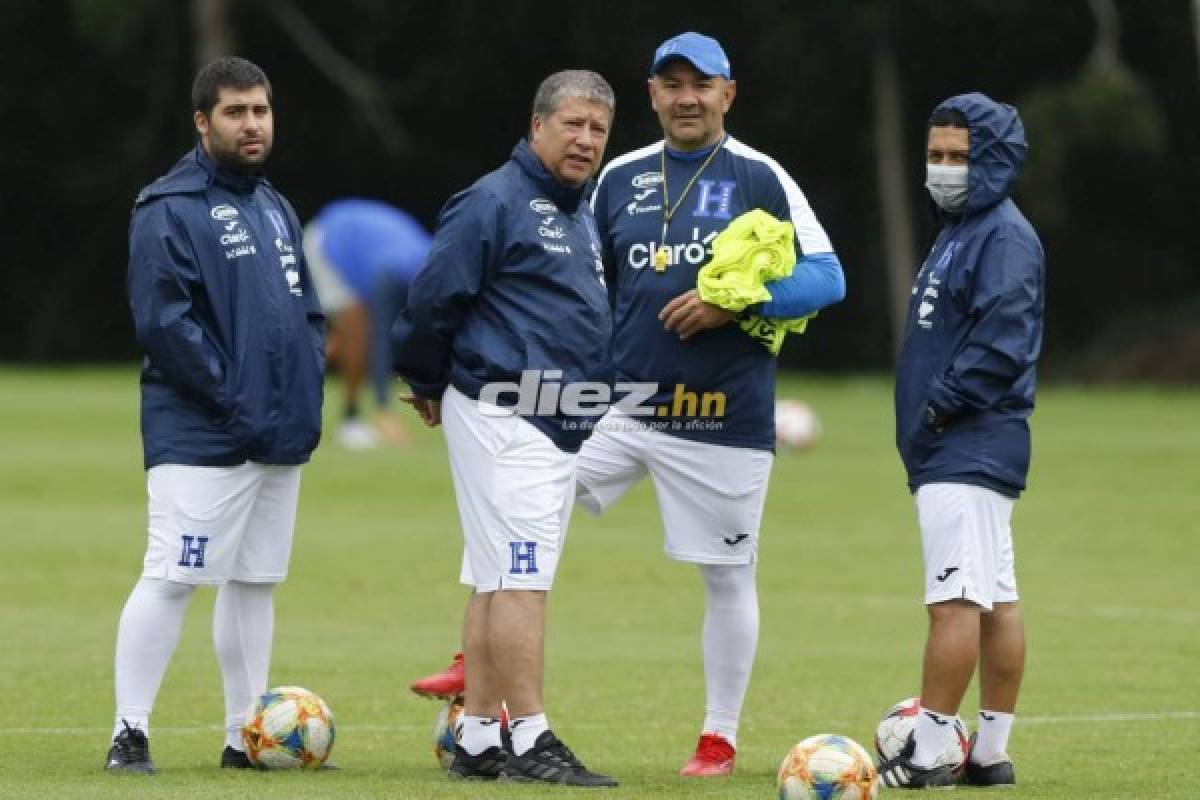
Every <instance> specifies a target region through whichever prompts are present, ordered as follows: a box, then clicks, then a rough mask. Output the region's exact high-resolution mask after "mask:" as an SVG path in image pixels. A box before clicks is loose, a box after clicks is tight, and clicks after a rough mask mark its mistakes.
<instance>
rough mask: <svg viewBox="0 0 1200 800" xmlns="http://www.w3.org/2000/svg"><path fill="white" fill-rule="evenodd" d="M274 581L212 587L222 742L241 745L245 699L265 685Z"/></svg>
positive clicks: (272, 627) (271, 635)
mask: <svg viewBox="0 0 1200 800" xmlns="http://www.w3.org/2000/svg"><path fill="white" fill-rule="evenodd" d="M274 590H275V584H273V583H242V582H240V581H230V582H229V583H226V584H225V585H223V586H221V588H220V589H218V590H217V602H216V604H215V606H214V607H213V645H214V646H215V647H216V650H217V663H218V664H220V665H221V677H222V678H223V679H224V683H225V744H227V745H229V746H230V747H233V748H234V749H235V750H242V749H244V746H243V745H242V725H243V724H244V723H245V722H246V711H247V710H248V709H249V707H250V702H251V701H252V700H254V699H255V698H256V697H258V696H259V695H261V694H262V693H263V692H265V691H266V690H267V671H268V670H269V669H270V666H271V640H272V639H273V638H274V634H275V605H274V602H273V592H274Z"/></svg>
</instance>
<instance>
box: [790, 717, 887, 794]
mask: <svg viewBox="0 0 1200 800" xmlns="http://www.w3.org/2000/svg"><path fill="white" fill-rule="evenodd" d="M778 784H779V800H874V798H875V796H876V795H878V794H879V776H878V775H877V774H876V773H875V765H874V764H873V763H871V756H870V755H869V754H868V753H867V751H866V750H864V749H863V748H862V745H860V744H859V743H858V742H856V741H854V740H853V739H851V738H849V737H846V736H839V735H837V734H835V733H822V734H819V735H817V736H810V737H808V738H807V739H805V740H804V741H802V742H800V743H799V744H797V745H796V746H795V747H793V748H792V749H791V750H789V751H788V754H787V756H785V757H784V759H783V763H782V764H781V765H780V766H779V781H778Z"/></svg>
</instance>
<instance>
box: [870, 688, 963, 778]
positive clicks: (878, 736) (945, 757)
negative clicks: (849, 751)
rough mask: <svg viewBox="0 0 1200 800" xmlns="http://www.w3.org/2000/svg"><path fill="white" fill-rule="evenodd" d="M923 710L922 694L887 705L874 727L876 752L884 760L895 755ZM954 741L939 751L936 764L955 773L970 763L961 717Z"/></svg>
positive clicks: (956, 724) (898, 752)
mask: <svg viewBox="0 0 1200 800" xmlns="http://www.w3.org/2000/svg"><path fill="white" fill-rule="evenodd" d="M920 713H921V698H919V697H908V698H905V699H904V700H901V701H900V702H899V703H896V705H894V706H892V707H891V708H889V709H888V712H887V713H886V714H884V715H883V719H881V720H880V721H879V727H877V728H876V729H875V752H876V753H878V754H879V758H880V760H882V761H887V760H888V759H891V758H895V757H896V756H898V755H899V754H900V752H901V751H902V750H903V749H904V746H905V745H906V744H907V743H908V737H909V736H912V735H913V732H914V731H915V730H916V728H917V715H918V714H920ZM952 724H953V725H954V744H952V745H950V746H949V747H948V748H946V750H945V751H944V752H942V753H940V754H939V755H938V757H937V758H936V759H935V760H934V762H933V766H935V767H941V766H949V767H950V769H951V770H952V771H953V772H954V773H955V774H957V773H960V772H962V770H963V767H964V766H965V765H966V763H967V741H968V740H967V726H966V725H964V724H963V721H962V720H961V719H960V718H959V717H955V718H954V720H953V722H952Z"/></svg>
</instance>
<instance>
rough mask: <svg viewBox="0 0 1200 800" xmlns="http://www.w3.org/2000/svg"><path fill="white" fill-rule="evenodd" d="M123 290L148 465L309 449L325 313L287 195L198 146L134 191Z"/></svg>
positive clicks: (214, 462) (314, 437)
mask: <svg viewBox="0 0 1200 800" xmlns="http://www.w3.org/2000/svg"><path fill="white" fill-rule="evenodd" d="M128 289H129V305H130V308H131V309H132V311H133V325H134V330H135V331H136V334H137V340H138V344H139V345H141V348H142V350H143V352H144V353H145V359H144V360H143V364H142V446H143V450H144V455H145V465H146V468H147V469H149V468H150V467H153V466H156V465H158V464H167V463H170V464H188V465H194V466H236V465H238V464H242V463H244V462H246V461H256V462H259V463H262V464H301V463H304V462H305V461H307V460H308V457H309V454H311V453H312V451H313V449H314V448H315V447H316V446H317V441H318V439H319V438H320V433H321V399H322V390H323V379H324V368H325V344H324V342H325V317H324V315H323V314H322V313H321V310H320V306H319V304H318V302H317V296H316V292H315V291H314V290H313V287H312V281H311V279H310V277H309V273H308V267H307V265H306V264H305V261H304V253H303V252H302V250H301V247H300V223H299V221H298V220H297V219H296V212H295V211H293V210H292V207H291V205H289V204H288V202H287V200H285V199H284V198H283V196H282V195H280V194H279V193H278V192H277V191H275V189H274V188H273V187H272V186H271V185H270V184H269V183H267V182H266V180H264V179H263V178H261V177H257V176H245V175H240V174H237V173H234V172H231V171H229V170H226V169H224V168H221V167H218V166H217V165H216V164H215V163H214V162H213V160H212V159H211V158H209V157H208V154H207V153H205V152H204V149H203V148H202V147H201V146H200V145H197V146H196V149H194V150H192V151H191V152H189V153H188V154H187V155H185V156H184V157H183V158H181V159H180V160H179V162H178V163H177V164H176V165H175V166H174V167H172V168H171V171H170V172H168V173H167V174H166V175H164V176H162V177H161V178H159V179H158V180H156V181H155V182H154V183H152V184H150V185H149V186H147V187H146V188H145V189H143V190H142V192H141V194H139V195H138V198H137V202H136V203H135V206H134V210H133V219H132V221H131V222H130V226H129V282H128Z"/></svg>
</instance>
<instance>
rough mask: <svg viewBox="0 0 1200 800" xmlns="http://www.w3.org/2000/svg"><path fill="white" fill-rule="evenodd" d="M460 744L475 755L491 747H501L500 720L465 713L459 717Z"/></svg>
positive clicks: (470, 753)
mask: <svg viewBox="0 0 1200 800" xmlns="http://www.w3.org/2000/svg"><path fill="white" fill-rule="evenodd" d="M458 745H459V747H461V748H462V749H463V750H466V751H467V753H468V754H469V755H473V756H477V755H479V754H480V753H482V752H483V751H484V750H487V749H488V748H489V747H500V720H499V719H497V718H496V717H475V716H467V715H466V714H463V715H462V716H461V717H459V718H458Z"/></svg>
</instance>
